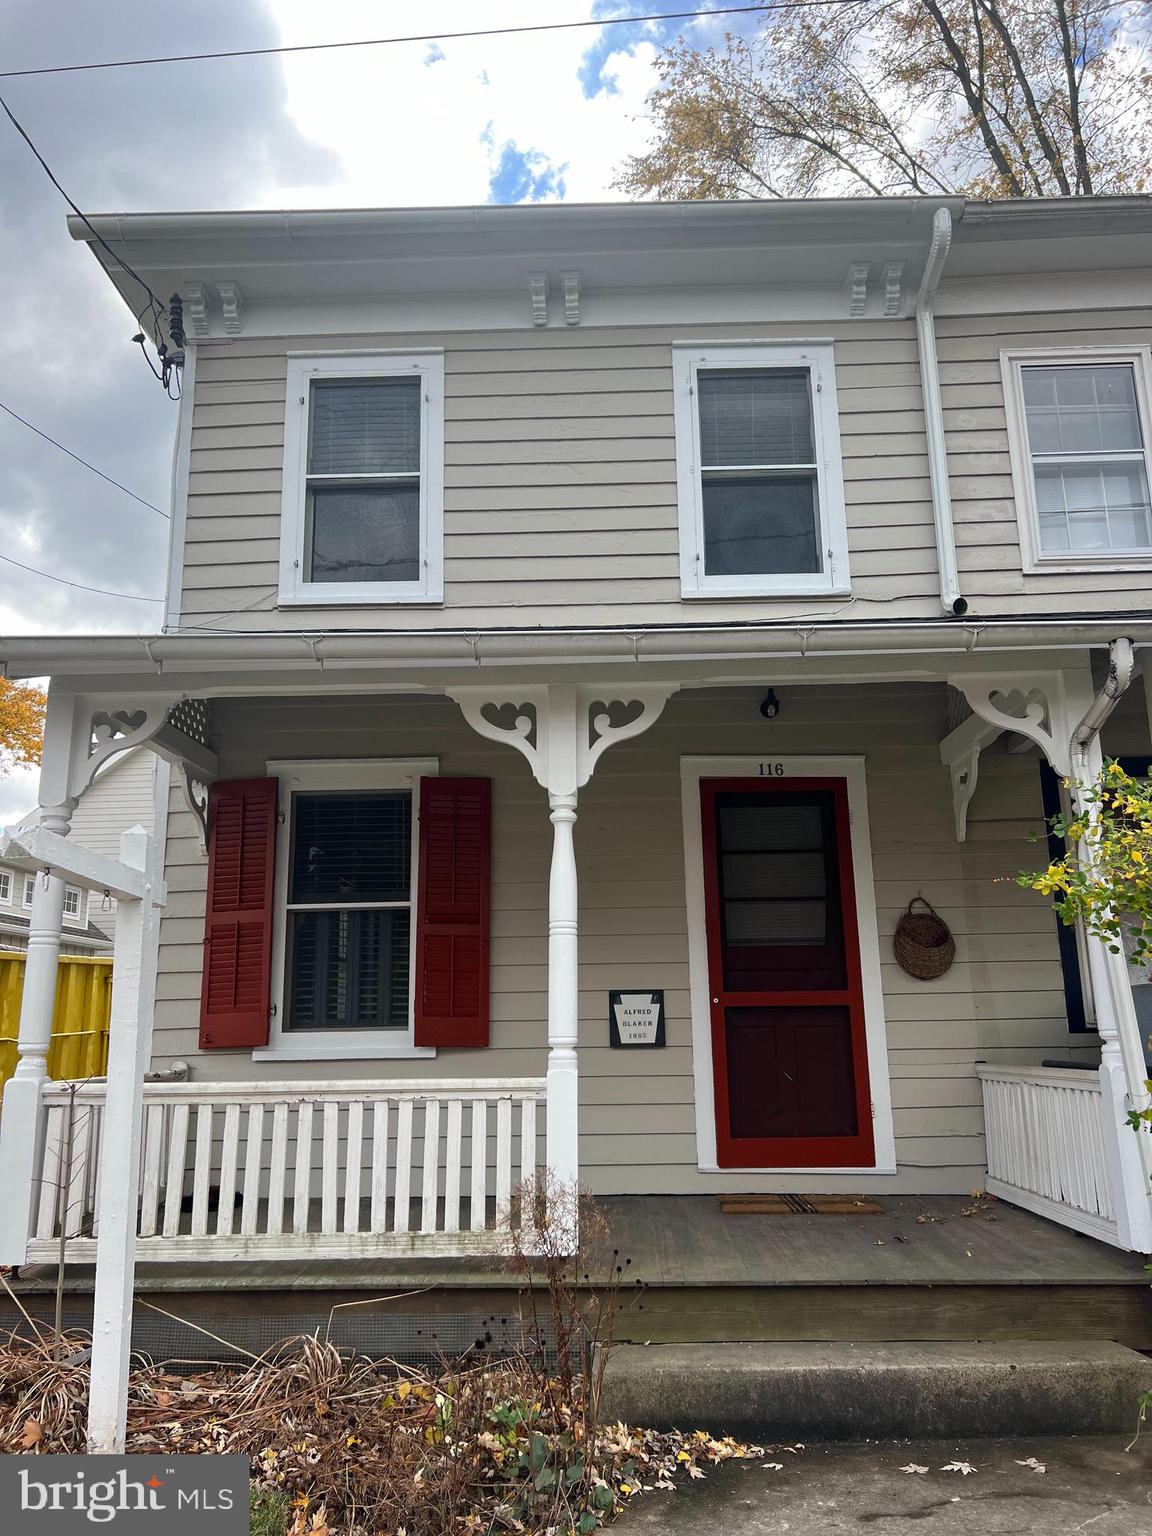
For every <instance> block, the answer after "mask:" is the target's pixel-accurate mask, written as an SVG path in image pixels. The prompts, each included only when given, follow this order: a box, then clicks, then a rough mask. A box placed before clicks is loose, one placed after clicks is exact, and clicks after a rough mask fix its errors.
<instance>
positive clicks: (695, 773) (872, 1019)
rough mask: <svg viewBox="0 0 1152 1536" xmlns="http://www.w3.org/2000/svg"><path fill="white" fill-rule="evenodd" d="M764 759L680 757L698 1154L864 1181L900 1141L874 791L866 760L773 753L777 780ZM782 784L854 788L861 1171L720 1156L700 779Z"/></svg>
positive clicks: (886, 1165)
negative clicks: (864, 1126)
mask: <svg viewBox="0 0 1152 1536" xmlns="http://www.w3.org/2000/svg"><path fill="white" fill-rule="evenodd" d="M767 763H768V760H767V759H765V758H762V757H684V758H681V760H680V779H681V796H682V802H683V812H684V876H685V893H686V896H687V904H688V985H689V997H690V999H691V1009H692V1075H693V1079H694V1084H695V1098H696V1157H697V1166H698V1168H699V1171H700V1172H701V1173H718V1174H723V1175H724V1176H725V1177H731V1176H732V1175H733V1174H740V1173H754V1174H771V1175H773V1177H777V1178H778V1177H780V1176H784V1175H790V1174H803V1175H804V1176H805V1177H809V1176H815V1175H817V1174H834V1175H836V1176H837V1177H840V1178H842V1177H848V1178H853V1179H859V1178H861V1177H867V1176H869V1175H874V1174H893V1173H895V1172H896V1171H897V1169H896V1141H895V1135H894V1131H893V1126H892V1089H891V1083H890V1080H889V1069H888V1032H887V1026H886V1024H885V1020H884V988H883V983H882V980H881V970H880V938H879V934H878V931H877V925H876V887H875V884H874V882H873V878H872V839H871V834H870V832H869V830H868V790H867V780H866V777H865V767H864V759H863V758H862V757H774V758H772V759H771V769H772V772H771V777H770V778H769V777H768V775H767V774H762V773H761V770H762V768H765V767H766V766H767ZM761 777H763V778H764V779H765V782H766V783H769V782H770V783H772V784H783V783H786V782H787V781H788V779H790V778H821V779H843V780H844V781H845V784H846V787H847V790H848V815H849V820H850V824H851V837H852V874H853V880H854V887H855V888H854V891H853V896H854V899H855V902H856V924H857V930H858V933H859V938H860V975H861V985H862V990H863V996H864V1028H865V1038H866V1041H867V1060H868V1086H869V1092H870V1093H871V1097H872V1138H873V1152H874V1154H875V1159H876V1160H875V1162H874V1163H872V1164H870V1165H869V1166H866V1167H863V1168H860V1167H856V1168H721V1167H720V1166H719V1164H718V1162H717V1156H716V1100H715V1093H714V1091H713V1084H712V1005H711V996H710V990H709V986H708V938H707V932H706V929H705V895H704V843H703V836H702V827H701V811H700V780H701V779H738V778H744V779H756V778H761Z"/></svg>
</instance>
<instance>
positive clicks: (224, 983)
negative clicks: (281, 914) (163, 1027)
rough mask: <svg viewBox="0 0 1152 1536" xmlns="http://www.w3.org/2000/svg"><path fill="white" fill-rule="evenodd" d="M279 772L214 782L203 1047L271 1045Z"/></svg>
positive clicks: (214, 1048) (202, 1023)
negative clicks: (274, 775)
mask: <svg viewBox="0 0 1152 1536" xmlns="http://www.w3.org/2000/svg"><path fill="white" fill-rule="evenodd" d="M278 787H279V786H278V782H277V780H276V779H232V780H228V781H225V782H224V783H221V784H214V785H213V786H212V796H211V802H210V809H209V818H210V819H209V826H210V829H211V831H210V843H209V850H208V900H207V907H206V911H205V917H204V977H203V982H202V986H201V994H200V1046H201V1049H203V1050H230V1049H237V1048H239V1047H242V1046H255V1045H267V1043H268V1022H269V1011H270V1008H271V980H272V892H273V881H274V876H275V866H276V793H277V789H278Z"/></svg>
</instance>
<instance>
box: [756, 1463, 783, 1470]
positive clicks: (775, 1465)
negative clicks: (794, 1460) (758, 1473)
mask: <svg viewBox="0 0 1152 1536" xmlns="http://www.w3.org/2000/svg"><path fill="white" fill-rule="evenodd" d="M760 1465H761V1467H762V1468H763V1469H764V1471H765V1472H783V1470H784V1463H783V1462H782V1461H762V1462H761V1463H760Z"/></svg>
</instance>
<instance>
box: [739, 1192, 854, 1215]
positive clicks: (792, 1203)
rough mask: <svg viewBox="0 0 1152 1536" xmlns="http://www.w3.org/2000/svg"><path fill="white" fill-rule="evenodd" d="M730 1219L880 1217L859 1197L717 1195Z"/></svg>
mask: <svg viewBox="0 0 1152 1536" xmlns="http://www.w3.org/2000/svg"><path fill="white" fill-rule="evenodd" d="M716 1198H717V1199H718V1200H719V1201H720V1209H721V1210H722V1211H723V1212H724V1213H725V1215H727V1216H879V1215H880V1207H879V1206H878V1205H877V1204H876V1202H875V1200H865V1199H863V1198H862V1197H861V1196H859V1195H717V1197H716Z"/></svg>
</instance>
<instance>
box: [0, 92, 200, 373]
mask: <svg viewBox="0 0 1152 1536" xmlns="http://www.w3.org/2000/svg"><path fill="white" fill-rule="evenodd" d="M0 107H2V108H3V110H4V114H5V116H6V117H7V118H8V121H9V122H10V123H11V124H12V126H13V128H15V130H16V132H17V133H18V134H19V135H20V137H21V138H22V139H23V140H24V142H25V144H27V146H28V148H29V149H30V150H31V151H32V153H33V155H35V157H36V159H37V160H38V161H39V163H40V166H41V169H42V170H43V171H44V174H45V175H46V176H47V178H48V180H49V181H50V182H51V183H52V185H53V186H54V187H55V188H56V190H57V192H59V194H60V196H61V197H62V198H63V199H64V201H65V202H66V203H67V204H68V206H69V208H71V210H72V212H73V213H74V214H75V215H76V217H77V218H78V219H79V220H80V221H81V223H82V224H83V225H84V227H85V229H87V230H88V232H89V234H90V235H91V236H92V238H93V239H94V240H95V241H96V242H97V244H98V245H100V246H102V247H103V249H104V250H105V251H107V252H108V255H109V256H111V258H112V260H113V261H114V262H115V263H116V265H117V266H118V267H120V268H121V269H122V270H123V271H125V272H127V274H128V276H129V277H131V278H132V279H133V280H134V281H135V282H137V283H139V284H140V286H141V288H143V290H144V292H145V293H146V294H147V295H148V304H147V305H146V306H145V308H146V309H149V310H150V311H151V318H152V340H153V344H154V345H155V347H156V350H157V352H158V353H159V356H160V363H161V368H162V370H163V371H162V372H161V373H159V374H156V376H157V378H159V379H160V381H161V382H162V383H163V385H164V389H165V392H166V393H167V394H168V395H169V397H170V398H172V399H175V398H177V397H176V396H173V395H172V391H171V389H170V387H169V374H170V372H171V370H172V366H173V365H172V362H171V361H170V359H169V357H168V348H167V345H166V343H165V341H164V334H163V328H164V320H165V309H164V306H163V304H161V302H160V300H159V299H158V298H157V297H156V295H155V294H154V293H153V291H152V289H151V288H150V287H149V285H148V284H147V283H146V282H145V281H144V279H143V278H142V277H141V276H140V274H139V272H137V271H136V269H135V268H134V267H130V266H129V265H128V263H127V262H126V261H125V260H124V258H123V256H118V255H117V254H116V252H115V251H114V250H113V249H112V247H111V246H110V245H109V244H108V242H107V240H105V239H104V238H103V236H102V235H101V234H100V233H99V232H98V231H97V230H96V228H95V227H94V226H93V224H92V222H91V220H90V219H89V218H88V215H87V214H86V213H85V212H84V211H83V209H82V208H80V207H79V206H78V204H76V203H75V202H73V200H72V198H71V197H69V195H68V193H67V192H65V190H64V188H63V187H62V186H61V185H60V183H59V181H58V180H57V179H56V176H55V174H54V172H53V170H52V167H51V166H50V165H49V164H48V162H47V160H45V158H44V156H43V155H42V154H41V153H40V151H39V150H38V149H37V148H36V146H35V144H34V143H33V142H32V139H31V136H30V135H29V133H28V130H27V129H26V128H25V127H24V125H23V124H22V123H21V122H20V120H19V118H18V117H17V116H16V114H15V113H14V112H13V111H12V108H11V107H10V106H9V105H8V103H7V102H6V101H5V100H4V98H3V96H0ZM140 313H141V314H143V313H144V310H141V311H140ZM137 320H139V316H137ZM142 350H143V349H142ZM144 357H145V359H146V361H147V362H148V366H149V367H150V368H152V372H153V373H156V369H155V368H154V367H152V361H151V359H150V358H149V357H148V354H147V353H146V352H145V353H144Z"/></svg>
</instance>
